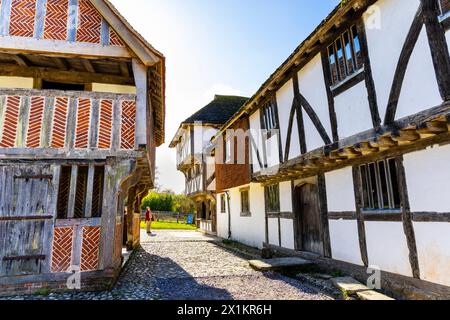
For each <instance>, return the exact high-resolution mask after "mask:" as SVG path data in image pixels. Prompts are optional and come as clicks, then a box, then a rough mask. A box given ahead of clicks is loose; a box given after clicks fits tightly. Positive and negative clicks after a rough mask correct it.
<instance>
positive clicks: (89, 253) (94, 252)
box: [80, 227, 100, 271]
mask: <svg viewBox="0 0 450 320" xmlns="http://www.w3.org/2000/svg"><path fill="white" fill-rule="evenodd" d="M99 250H100V227H84V228H83V245H82V247H81V266H80V270H81V271H92V270H97V269H98V263H99Z"/></svg>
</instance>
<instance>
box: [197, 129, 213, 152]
mask: <svg viewBox="0 0 450 320" xmlns="http://www.w3.org/2000/svg"><path fill="white" fill-rule="evenodd" d="M217 131H218V130H217V129H215V128H211V127H205V126H201V125H195V126H194V153H195V154H201V153H203V150H204V148H205V147H206V146H207V145H208V144H209V143H210V141H211V138H212V137H213V136H215V135H216V133H217Z"/></svg>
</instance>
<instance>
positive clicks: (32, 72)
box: [0, 65, 134, 85]
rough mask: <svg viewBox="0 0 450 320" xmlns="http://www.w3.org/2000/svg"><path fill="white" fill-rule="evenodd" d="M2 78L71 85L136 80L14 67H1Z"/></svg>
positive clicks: (125, 82) (132, 81) (125, 83)
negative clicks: (67, 83) (37, 80)
mask: <svg viewBox="0 0 450 320" xmlns="http://www.w3.org/2000/svg"><path fill="white" fill-rule="evenodd" d="M0 76H6V77H14V76H16V77H28V78H40V79H44V80H48V81H55V82H71V83H81V84H84V83H89V82H97V83H108V84H121V85H132V84H134V79H132V78H126V77H122V76H116V75H109V74H102V73H90V72H75V71H61V70H59V69H53V68H38V67H26V68H25V67H20V66H14V65H0Z"/></svg>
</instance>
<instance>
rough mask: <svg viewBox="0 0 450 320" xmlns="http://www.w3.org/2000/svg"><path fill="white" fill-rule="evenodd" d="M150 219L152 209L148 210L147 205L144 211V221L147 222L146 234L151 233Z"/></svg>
mask: <svg viewBox="0 0 450 320" xmlns="http://www.w3.org/2000/svg"><path fill="white" fill-rule="evenodd" d="M152 219H153V214H152V210H150V207H147V209H146V211H145V222H146V224H147V234H152Z"/></svg>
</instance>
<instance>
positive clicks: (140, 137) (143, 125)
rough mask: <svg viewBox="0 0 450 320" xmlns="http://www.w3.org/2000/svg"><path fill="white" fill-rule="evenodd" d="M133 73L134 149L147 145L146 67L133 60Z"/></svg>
mask: <svg viewBox="0 0 450 320" xmlns="http://www.w3.org/2000/svg"><path fill="white" fill-rule="evenodd" d="M132 65H133V73H134V80H135V83H136V147H138V146H139V145H146V144H147V138H146V133H147V92H148V88H147V67H145V66H144V65H143V64H142V63H141V62H140V61H139V60H137V59H133V63H132Z"/></svg>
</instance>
